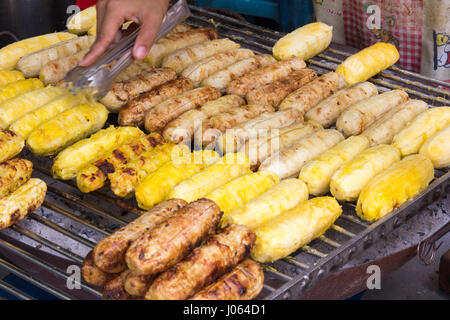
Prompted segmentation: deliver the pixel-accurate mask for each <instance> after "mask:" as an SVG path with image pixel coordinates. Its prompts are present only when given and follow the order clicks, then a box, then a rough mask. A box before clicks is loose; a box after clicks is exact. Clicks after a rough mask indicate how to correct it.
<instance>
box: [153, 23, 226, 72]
mask: <svg viewBox="0 0 450 320" xmlns="http://www.w3.org/2000/svg"><path fill="white" fill-rule="evenodd" d="M217 37H218V35H217V32H216V31H215V30H214V29H211V28H199V29H192V30H188V31H185V32H176V33H171V34H168V35H167V36H165V37H164V38H162V39H160V40H158V41H156V42H155V44H153V46H152V48H151V50H150V53H149V54H148V56H147V59H148V61H149V62H150V64H151V65H153V66H154V67H159V66H160V65H161V63H162V61H163V59H164V58H165V57H166V56H167V55H169V54H170V53H172V52H174V51H175V50H178V49H182V48H186V47H188V46H191V45H193V44H196V43H200V42H204V41H208V40H215V39H217Z"/></svg>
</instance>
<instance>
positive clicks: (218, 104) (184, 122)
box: [163, 94, 245, 142]
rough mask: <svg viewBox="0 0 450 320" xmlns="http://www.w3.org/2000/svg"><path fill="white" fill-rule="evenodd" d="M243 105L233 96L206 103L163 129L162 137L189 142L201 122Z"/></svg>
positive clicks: (241, 101)
mask: <svg viewBox="0 0 450 320" xmlns="http://www.w3.org/2000/svg"><path fill="white" fill-rule="evenodd" d="M244 104H245V100H244V99H242V98H241V97H239V96H237V95H234V94H229V95H225V96H223V97H220V98H218V99H216V100H212V101H208V102H206V103H205V104H204V105H202V106H201V107H200V108H198V109H193V110H189V111H187V112H185V113H183V114H182V115H181V116H179V117H178V118H177V119H175V120H173V121H171V122H170V123H169V124H168V125H167V126H166V128H165V129H164V132H163V135H164V137H165V138H166V139H167V140H171V141H177V142H178V141H183V140H184V141H189V140H191V138H192V137H193V136H194V132H195V130H197V129H198V128H199V127H201V126H202V123H203V121H205V120H208V119H209V118H211V117H213V116H215V115H218V114H221V113H223V112H226V111H228V110H230V109H232V108H234V107H239V106H242V105H244Z"/></svg>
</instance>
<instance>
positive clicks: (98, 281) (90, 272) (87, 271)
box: [81, 251, 117, 287]
mask: <svg viewBox="0 0 450 320" xmlns="http://www.w3.org/2000/svg"><path fill="white" fill-rule="evenodd" d="M81 274H82V275H83V279H84V281H86V282H87V283H90V284H92V285H94V286H97V287H103V286H104V285H105V284H106V283H107V282H108V281H110V280H112V279H113V278H115V277H116V276H117V275H115V274H111V273H106V272H104V271H103V270H100V269H99V268H98V267H97V266H96V265H95V263H94V258H93V256H92V251H89V253H88V254H87V255H86V257H85V258H84V261H83V265H82V266H81Z"/></svg>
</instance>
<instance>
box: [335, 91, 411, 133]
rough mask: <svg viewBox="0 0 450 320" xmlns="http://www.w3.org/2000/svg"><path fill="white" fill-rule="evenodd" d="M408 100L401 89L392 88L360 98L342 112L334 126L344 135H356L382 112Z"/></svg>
mask: <svg viewBox="0 0 450 320" xmlns="http://www.w3.org/2000/svg"><path fill="white" fill-rule="evenodd" d="M406 100H408V94H407V93H406V92H405V91H403V90H392V91H387V92H385V93H382V94H379V95H376V96H373V97H371V98H368V99H365V100H362V101H360V102H358V103H356V104H354V105H352V106H350V107H349V108H347V109H346V110H344V112H342V114H341V115H340V116H339V118H338V120H337V121H336V128H337V129H338V130H339V131H341V132H343V133H344V135H345V136H346V137H348V136H356V135H358V134H360V133H362V132H363V131H364V130H366V129H367V128H368V127H369V126H370V125H371V124H373V123H374V122H375V121H376V120H377V119H379V118H380V117H381V116H382V115H383V114H384V113H386V112H387V111H389V110H392V109H393V108H395V107H396V106H398V105H400V104H402V103H404V102H405V101H406Z"/></svg>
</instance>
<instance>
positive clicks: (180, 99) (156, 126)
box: [145, 87, 221, 132]
mask: <svg viewBox="0 0 450 320" xmlns="http://www.w3.org/2000/svg"><path fill="white" fill-rule="evenodd" d="M220 96H221V93H220V90H219V89H217V88H213V87H202V88H197V89H193V90H191V91H187V92H185V93H183V94H181V95H179V96H176V97H173V98H170V99H167V100H166V101H164V102H162V103H160V104H158V105H157V106H155V107H153V108H152V109H150V110H149V111H148V112H147V113H146V114H145V129H146V130H147V131H149V132H150V131H160V130H162V129H164V128H165V126H166V125H167V124H168V123H169V122H170V121H172V120H174V119H176V118H178V116H180V115H182V114H183V113H185V112H186V111H189V110H192V109H195V108H198V107H200V106H201V105H203V104H204V103H206V102H208V101H210V100H215V99H217V98H219V97H220Z"/></svg>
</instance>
